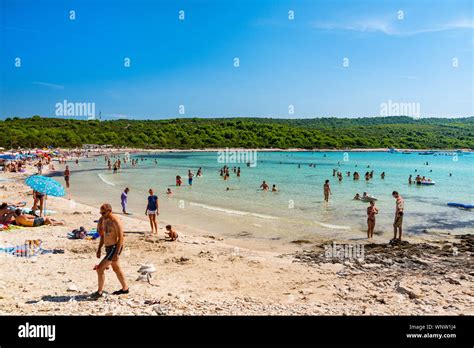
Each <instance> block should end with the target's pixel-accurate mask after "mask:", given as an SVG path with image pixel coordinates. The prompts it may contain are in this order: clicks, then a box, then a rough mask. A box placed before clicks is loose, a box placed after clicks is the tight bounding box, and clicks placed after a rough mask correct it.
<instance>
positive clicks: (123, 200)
mask: <svg viewBox="0 0 474 348" xmlns="http://www.w3.org/2000/svg"><path fill="white" fill-rule="evenodd" d="M128 191H130V190H129V189H128V187H126V188H125V190H123V192H122V195H121V196H120V204H121V205H122V213H124V214H125V215H128V213H127V198H128Z"/></svg>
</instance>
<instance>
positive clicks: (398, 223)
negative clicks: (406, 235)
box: [392, 191, 404, 240]
mask: <svg viewBox="0 0 474 348" xmlns="http://www.w3.org/2000/svg"><path fill="white" fill-rule="evenodd" d="M392 197H393V198H395V200H396V206H395V221H394V222H393V240H396V239H397V230H398V231H399V237H398V240H402V223H403V205H404V201H403V198H402V196H400V195H399V194H398V192H397V191H393V192H392Z"/></svg>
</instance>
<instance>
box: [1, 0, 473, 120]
mask: <svg viewBox="0 0 474 348" xmlns="http://www.w3.org/2000/svg"><path fill="white" fill-rule="evenodd" d="M472 4H473V2H472V0H429V1H428V0H409V1H399V0H393V1H384V0H373V1H362V0H352V1H349V0H325V1H323V0H321V1H317V0H292V1H290V0H253V1H251V0H238V1H235V0H167V1H165V0H153V1H152V0H135V1H133V0H126V1H125V0H115V1H112V0H100V1H98V0H73V1H63V0H0V57H1V58H0V74H1V75H0V82H1V85H0V98H1V99H0V117H1V118H5V117H12V116H20V117H27V116H32V115H35V114H39V115H42V116H55V111H56V108H55V105H56V103H58V102H59V103H62V102H63V101H64V100H67V101H68V102H78V103H79V102H87V103H95V110H96V113H97V114H98V113H99V110H100V111H101V113H102V117H103V118H108V119H114V118H126V117H128V118H151V119H161V118H175V117H230V116H249V117H250V116H252V117H253V116H258V117H260V116H261V117H280V118H307V117H325V116H337V117H365V116H367V117H369V116H377V115H380V113H381V104H382V103H387V102H388V101H391V102H392V103H419V106H420V113H421V115H420V116H422V117H428V116H430V117H432V116H434V117H461V116H471V115H474V107H473V103H474V97H473V94H474V90H473V80H474V75H473V61H474V59H473V49H474V37H473V29H474V26H473V5H472ZM71 10H72V11H75V16H76V18H75V20H70V19H69V16H70V12H69V11H71ZM180 10H183V11H184V15H185V19H184V20H180V19H179V11H180ZM289 11H294V19H293V20H290V19H289V18H288V15H289ZM399 11H403V13H400V12H399ZM127 57H128V58H130V67H125V66H124V59H125V58H127ZM236 57H238V58H239V60H240V66H239V67H234V58H236ZM16 58H20V59H21V66H20V67H16V66H15V63H17V62H18V61H16ZM344 58H347V59H348V61H347V60H346V62H348V63H349V64H348V66H346V67H345V66H343V63H344ZM455 61H456V62H457V67H455V66H453V63H454V65H456V64H455ZM180 105H184V110H185V114H184V115H183V114H180V113H179V110H180ZM290 105H292V106H293V108H294V113H293V114H291V113H289V111H290V107H289V106H290Z"/></svg>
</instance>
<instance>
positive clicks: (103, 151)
mask: <svg viewBox="0 0 474 348" xmlns="http://www.w3.org/2000/svg"><path fill="white" fill-rule="evenodd" d="M58 149H60V150H63V151H72V152H73V151H86V152H88V153H92V154H97V155H103V154H107V153H126V152H130V153H136V152H224V151H226V150H227V151H260V152H390V149H391V148H383V147H381V148H346V149H329V148H328V149H324V148H323V149H322V148H314V149H305V148H243V147H218V148H204V149H194V148H187V149H177V148H167V149H149V148H133V147H125V148H120V147H111V148H91V149H88V148H58ZM394 150H396V151H400V152H398V153H400V154H401V153H402V152H410V153H416V152H430V151H433V152H435V153H436V152H458V151H460V152H461V153H468V154H470V153H474V149H469V148H456V149H433V148H423V149H404V148H395V149H394ZM3 151H4V152H14V153H15V152H18V150H12V149H5V150H3ZM20 151H27V150H20Z"/></svg>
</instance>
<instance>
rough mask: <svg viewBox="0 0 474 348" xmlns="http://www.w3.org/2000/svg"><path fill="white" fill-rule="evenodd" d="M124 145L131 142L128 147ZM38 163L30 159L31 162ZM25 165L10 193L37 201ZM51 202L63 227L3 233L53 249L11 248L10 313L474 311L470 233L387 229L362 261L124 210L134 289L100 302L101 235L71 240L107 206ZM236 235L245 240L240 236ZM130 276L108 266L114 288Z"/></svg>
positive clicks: (3, 303) (5, 267) (6, 265)
mask: <svg viewBox="0 0 474 348" xmlns="http://www.w3.org/2000/svg"><path fill="white" fill-rule="evenodd" d="M119 151H123V150H119ZM30 170H31V168H30ZM26 177H27V174H26V173H25V174H21V173H2V174H1V175H0V178H2V179H6V180H8V181H2V182H0V201H8V202H17V201H26V202H27V207H29V206H30V204H31V203H32V197H31V189H30V188H28V187H27V186H26V185H25V184H24V183H23V181H24V179H25V178H26ZM47 209H48V210H53V211H55V213H54V214H52V215H51V217H53V218H54V219H59V220H64V221H65V223H66V225H65V226H41V227H36V228H15V229H11V230H7V231H1V232H0V243H1V244H2V245H20V244H23V243H24V242H25V240H31V239H41V240H42V241H43V244H42V247H43V249H46V250H55V249H56V250H59V249H60V250H63V251H64V253H48V254H42V255H39V256H38V257H33V258H23V257H13V256H10V255H6V254H2V255H1V256H0V257H1V262H0V273H1V274H2V279H1V280H0V314H2V315H70V314H73V315H205V314H212V315H248V314H254V315H395V314H397V315H472V314H474V301H473V298H474V297H473V295H474V293H473V290H472V289H473V288H474V286H473V285H474V272H473V271H472V261H471V255H472V250H473V243H474V240H473V238H472V235H468V236H453V235H449V234H445V235H443V236H439V238H437V239H431V240H430V241H427V240H424V239H422V238H421V237H406V238H405V240H404V241H403V242H402V243H398V244H396V245H389V244H388V240H387V238H386V236H385V237H384V238H382V237H380V236H375V238H374V239H373V240H372V241H370V242H368V241H366V240H362V241H360V242H361V243H365V244H364V246H365V251H364V257H363V258H361V259H358V260H357V259H349V260H348V259H338V258H330V257H327V255H326V251H327V248H326V249H325V246H326V247H327V246H328V245H332V244H331V243H333V242H336V243H337V244H344V243H347V242H348V241H346V240H337V241H334V240H327V239H324V238H319V239H312V240H295V241H293V242H292V243H289V244H288V245H280V246H279V247H278V248H275V246H272V248H266V246H265V244H264V243H259V242H258V241H252V242H247V243H240V242H238V241H235V240H232V239H229V238H224V237H222V236H220V235H217V234H213V235H210V234H209V233H207V232H206V231H204V230H200V229H198V228H195V227H194V226H189V225H176V226H175V228H176V229H177V230H178V231H179V239H178V241H176V242H168V241H165V239H164V226H165V225H166V216H164V217H163V219H164V221H163V220H161V216H160V219H159V226H160V229H159V235H158V238H157V237H148V236H147V235H146V232H147V231H149V224H148V222H147V221H144V220H141V219H137V218H134V217H133V216H124V215H122V214H119V216H120V219H122V221H123V222H124V226H125V250H124V252H123V254H122V257H121V264H122V268H123V269H124V272H125V275H126V278H127V280H128V282H129V285H130V293H129V294H128V295H120V296H113V295H107V296H106V297H105V298H102V299H99V300H98V301H90V300H89V299H88V296H89V295H90V294H91V293H92V292H94V291H96V286H97V275H96V272H95V271H94V270H93V267H94V265H96V264H98V263H99V260H98V259H97V258H96V255H95V254H96V250H97V245H98V240H70V239H68V238H67V233H68V232H70V231H72V230H73V229H76V228H78V227H79V226H84V227H85V228H86V229H87V230H90V229H92V228H94V227H96V223H94V220H97V219H98V218H99V210H98V207H90V206H87V205H84V204H81V203H79V202H75V203H74V204H72V203H71V201H69V200H68V199H67V198H56V197H49V198H48V200H47ZM236 242H237V243H236ZM143 264H153V265H154V266H155V268H156V272H155V273H153V274H152V278H151V279H150V282H147V281H143V280H137V278H138V276H139V273H137V271H138V269H139V268H140V266H141V265H143ZM119 287H120V285H119V283H118V281H117V279H116V277H115V274H114V272H113V271H112V270H108V271H107V272H106V285H105V290H106V292H108V293H109V294H111V293H112V292H113V291H115V290H117V289H119Z"/></svg>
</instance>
